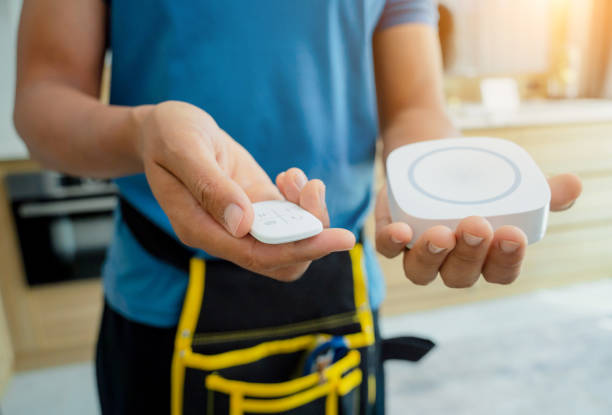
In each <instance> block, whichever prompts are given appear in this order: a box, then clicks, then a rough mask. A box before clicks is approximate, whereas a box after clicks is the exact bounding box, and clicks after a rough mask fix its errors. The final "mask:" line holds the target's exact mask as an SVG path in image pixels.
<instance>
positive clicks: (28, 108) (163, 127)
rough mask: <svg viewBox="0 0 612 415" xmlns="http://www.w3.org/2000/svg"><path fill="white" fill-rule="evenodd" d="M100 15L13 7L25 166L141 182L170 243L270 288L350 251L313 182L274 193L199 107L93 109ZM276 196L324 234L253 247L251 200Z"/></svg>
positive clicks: (31, 4)
mask: <svg viewBox="0 0 612 415" xmlns="http://www.w3.org/2000/svg"><path fill="white" fill-rule="evenodd" d="M106 13H107V10H106V6H105V5H104V2H103V1H102V0H54V1H48V0H25V1H24V4H23V11H22V16H21V23H20V30H19V45H18V47H19V51H18V79H17V91H16V98H15V113H14V119H15V125H16V127H17V130H18V132H19V134H20V135H21V137H22V138H23V139H24V141H25V142H26V143H27V145H28V148H29V149H30V152H31V154H32V156H33V157H34V158H36V159H37V160H39V161H40V162H41V163H42V164H43V165H44V166H45V167H48V168H52V169H55V170H59V171H63V172H67V173H71V174H76V175H85V176H98V177H117V176H123V175H126V174H130V173H138V172H144V173H145V174H146V177H147V181H148V183H149V186H150V187H151V190H152V192H153V194H154V195H155V197H156V199H157V201H158V202H159V204H160V206H161V207H162V209H163V210H164V212H165V213H166V215H167V216H168V218H169V220H170V223H171V224H172V227H173V228H174V230H175V232H176V234H177V236H178V237H179V238H180V240H181V241H183V242H184V243H185V244H187V245H190V246H192V247H195V248H200V249H203V250H205V251H206V252H208V253H210V254H211V255H214V256H217V257H220V258H224V259H227V260H229V261H232V262H234V263H236V264H238V265H240V266H242V267H244V268H247V269H249V270H252V271H255V272H258V273H260V274H264V275H267V276H270V277H272V278H276V279H280V280H293V279H295V278H298V277H299V276H301V275H302V274H303V273H304V271H305V270H306V268H307V267H308V266H309V264H310V262H311V261H312V260H313V259H315V258H319V257H321V256H324V255H327V254H329V253H331V252H334V251H339V250H347V249H350V248H351V247H352V246H353V245H354V243H355V237H354V235H353V234H352V233H351V232H349V231H347V230H345V229H329V217H328V214H327V210H326V208H325V204H324V203H323V200H324V195H325V186H324V184H323V183H321V182H320V181H318V180H310V181H308V180H307V178H306V176H305V175H304V173H303V172H301V171H300V170H299V169H289V170H288V171H287V172H286V173H285V174H284V175H281V176H279V178H278V182H279V187H280V188H282V190H281V191H280V192H279V189H278V188H277V187H276V186H274V183H272V181H271V180H270V178H269V177H268V176H267V174H266V173H265V171H264V170H263V169H262V168H261V167H260V166H259V165H258V164H257V162H256V161H255V160H254V159H253V158H252V157H251V155H250V154H249V153H248V152H247V151H246V150H245V149H244V147H242V146H241V145H240V144H239V143H238V142H236V141H235V140H234V139H233V138H232V137H230V136H229V135H228V134H227V133H225V132H224V131H223V130H222V129H221V128H219V126H218V125H217V124H216V122H215V121H214V120H213V119H212V117H211V116H210V115H209V114H207V113H206V112H205V111H203V110H201V109H200V108H196V107H195V106H193V105H190V104H188V103H184V102H163V103H160V104H157V105H149V106H140V107H134V108H128V107H120V106H114V105H104V104H102V103H100V102H99V101H98V99H97V96H98V92H99V85H100V74H101V70H102V60H103V55H104V47H105V44H106V39H105V33H106V27H105V21H106ZM151 41H155V40H154V38H152V40H151ZM283 196H285V197H286V198H287V199H288V200H291V201H293V202H295V203H298V204H300V205H301V206H302V207H303V208H305V209H307V210H308V211H310V212H311V213H312V214H314V215H315V216H317V217H318V218H319V219H320V220H321V221H322V222H323V223H324V224H325V225H326V226H325V227H326V228H328V229H324V230H323V232H321V233H320V234H319V235H317V236H314V237H312V238H309V239H306V240H302V241H298V242H294V243H288V244H280V245H266V244H262V243H261V242H258V241H256V240H255V239H254V238H253V237H251V236H250V235H249V234H248V232H249V229H250V228H251V224H252V222H253V215H254V214H253V208H252V204H251V202H252V201H253V202H256V201H260V200H268V199H280V198H282V197H283Z"/></svg>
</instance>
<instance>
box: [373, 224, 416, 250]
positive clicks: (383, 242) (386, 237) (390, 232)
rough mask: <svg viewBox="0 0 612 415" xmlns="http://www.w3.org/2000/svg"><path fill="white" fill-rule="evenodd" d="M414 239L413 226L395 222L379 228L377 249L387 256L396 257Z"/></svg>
mask: <svg viewBox="0 0 612 415" xmlns="http://www.w3.org/2000/svg"><path fill="white" fill-rule="evenodd" d="M411 240H412V228H411V227H410V226H408V224H407V223H403V222H395V223H391V224H388V225H386V226H384V227H382V228H379V229H377V232H376V249H377V250H378V252H380V253H381V254H382V255H384V256H386V257H387V258H394V257H396V256H397V255H399V254H400V253H402V252H403V251H404V249H406V245H407V244H408V243H409V242H410V241H411Z"/></svg>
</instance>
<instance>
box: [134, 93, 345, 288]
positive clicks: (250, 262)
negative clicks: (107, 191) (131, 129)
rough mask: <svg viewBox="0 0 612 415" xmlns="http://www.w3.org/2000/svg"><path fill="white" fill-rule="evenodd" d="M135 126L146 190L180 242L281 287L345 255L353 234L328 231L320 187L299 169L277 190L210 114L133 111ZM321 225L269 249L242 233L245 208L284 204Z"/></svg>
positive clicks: (182, 107) (184, 109)
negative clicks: (316, 264)
mask: <svg viewBox="0 0 612 415" xmlns="http://www.w3.org/2000/svg"><path fill="white" fill-rule="evenodd" d="M134 111H135V115H136V118H137V119H138V122H139V124H140V125H141V128H140V131H141V134H140V137H139V140H138V142H137V152H138V154H139V155H140V158H141V160H142V163H143V166H144V171H145V174H146V176H147V180H148V182H149V185H150V187H151V189H152V191H153V194H154V195H155V197H156V199H157V201H158V202H159V204H160V206H161V207H162V209H163V210H164V212H165V213H166V215H167V216H168V218H169V219H170V222H171V224H172V227H173V228H174V231H175V232H176V234H177V235H178V237H179V239H180V240H181V241H182V242H183V243H185V244H186V245H189V246H191V247H194V248H199V249H203V250H204V251H206V252H208V253H209V254H211V255H214V256H217V257H220V258H223V259H226V260H229V261H231V262H233V263H235V264H237V265H240V266H242V267H244V268H246V269H249V270H251V271H254V272H257V273H260V274H263V275H266V276H269V277H272V278H275V279H279V280H283V281H292V280H295V279H296V278H299V277H300V276H301V275H302V274H303V273H304V272H305V271H306V269H307V268H308V266H309V264H310V262H311V261H312V260H314V259H317V258H320V257H322V256H325V255H327V254H329V253H331V252H335V251H343V250H348V249H350V248H352V247H353V245H354V244H355V237H354V235H353V234H352V233H351V232H349V231H348V230H345V229H329V217H328V214H327V209H326V207H325V185H324V184H323V183H322V182H321V181H320V180H310V181H309V180H308V179H307V178H306V175H305V174H304V173H303V172H302V171H301V170H299V169H297V168H292V169H289V170H287V171H286V172H283V173H281V174H280V175H279V176H278V178H277V184H278V188H277V187H276V186H275V185H274V184H273V183H272V181H271V180H270V178H269V177H268V175H267V174H266V173H265V172H264V170H263V169H262V168H261V167H260V166H259V165H258V164H257V162H256V161H255V160H254V159H253V157H251V155H250V154H249V153H248V152H247V151H246V150H245V149H244V147H242V146H241V145H240V144H238V143H237V142H236V141H235V140H234V139H232V138H231V137H230V136H229V135H228V134H227V133H226V132H225V131H223V130H222V129H221V128H219V126H218V125H217V124H216V122H215V121H214V120H213V119H212V117H211V116H210V115H208V114H207V113H206V112H204V111H202V110H201V109H199V108H197V107H195V106H193V105H190V104H187V103H184V102H174V101H169V102H164V103H161V104H158V105H156V106H150V107H140V108H135V110H134ZM283 198H286V199H287V200H289V201H291V202H294V203H297V204H299V205H300V206H301V207H302V208H304V209H306V210H308V211H309V212H310V213H312V214H314V215H315V216H317V217H318V218H319V219H320V220H321V221H322V222H323V224H324V226H325V228H326V229H324V230H323V232H321V233H320V234H319V235H317V236H314V237H312V238H309V239H306V240H302V241H297V242H291V243H287V244H281V245H267V244H264V243H261V242H259V241H257V240H256V239H254V238H253V237H252V236H251V235H249V234H248V232H249V230H250V228H251V224H252V223H253V208H252V205H251V203H252V202H258V201H262V200H270V199H283Z"/></svg>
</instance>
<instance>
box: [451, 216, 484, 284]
mask: <svg viewBox="0 0 612 415" xmlns="http://www.w3.org/2000/svg"><path fill="white" fill-rule="evenodd" d="M455 239H456V241H457V243H456V245H455V249H453V251H452V252H451V253H450V254H449V255H448V257H447V258H446V260H445V261H444V264H442V267H441V268H440V275H441V276H442V280H443V281H444V283H445V284H446V285H447V286H448V287H451V288H465V287H471V286H472V285H474V283H475V282H476V281H477V280H478V278H479V277H480V273H481V271H482V266H483V265H484V261H485V259H486V257H487V252H488V250H489V245H490V244H491V240H492V239H493V229H492V228H491V225H490V224H489V222H488V221H487V220H485V219H484V218H482V217H479V216H470V217H468V218H465V219H463V220H462V221H461V223H459V225H458V226H457V229H456V231H455Z"/></svg>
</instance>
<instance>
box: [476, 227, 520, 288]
mask: <svg viewBox="0 0 612 415" xmlns="http://www.w3.org/2000/svg"><path fill="white" fill-rule="evenodd" d="M526 246H527V236H526V235H525V233H524V232H523V231H522V230H520V229H519V228H517V227H514V226H502V227H500V228H498V229H497V230H496V231H495V235H494V236H493V242H491V247H490V248H489V253H488V255H487V259H486V261H485V265H484V267H483V269H482V275H483V276H484V278H485V280H487V281H488V282H491V283H494V284H510V283H511V282H513V281H514V280H515V279H516V278H517V277H518V276H519V273H520V272H521V265H522V263H523V257H524V256H525V247H526Z"/></svg>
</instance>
